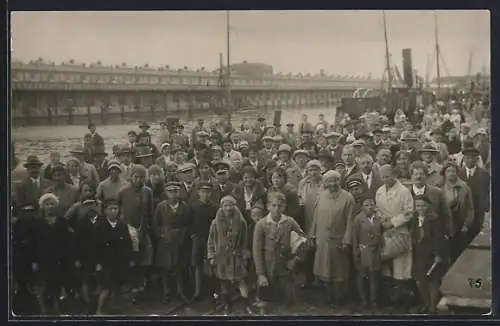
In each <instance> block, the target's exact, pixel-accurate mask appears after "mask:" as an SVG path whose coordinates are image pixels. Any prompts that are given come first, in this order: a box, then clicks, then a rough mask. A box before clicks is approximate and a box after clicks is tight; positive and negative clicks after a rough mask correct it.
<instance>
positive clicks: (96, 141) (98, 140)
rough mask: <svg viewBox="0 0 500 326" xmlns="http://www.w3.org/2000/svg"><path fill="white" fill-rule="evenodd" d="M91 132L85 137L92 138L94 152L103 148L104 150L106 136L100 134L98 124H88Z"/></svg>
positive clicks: (92, 150)
mask: <svg viewBox="0 0 500 326" xmlns="http://www.w3.org/2000/svg"><path fill="white" fill-rule="evenodd" d="M88 129H89V132H88V133H87V134H86V135H85V137H88V138H90V144H91V152H92V154H93V153H94V152H95V151H98V150H101V151H104V148H105V146H104V138H102V136H101V135H99V134H98V133H97V132H96V129H97V128H96V125H95V124H93V123H90V124H89V125H88Z"/></svg>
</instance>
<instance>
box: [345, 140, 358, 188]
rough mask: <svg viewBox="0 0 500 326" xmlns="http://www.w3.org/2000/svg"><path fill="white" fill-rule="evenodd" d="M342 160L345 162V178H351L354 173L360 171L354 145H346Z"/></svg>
mask: <svg viewBox="0 0 500 326" xmlns="http://www.w3.org/2000/svg"><path fill="white" fill-rule="evenodd" d="M342 161H344V164H345V175H344V177H345V179H346V180H347V178H349V177H350V176H351V175H353V174H354V173H357V172H358V171H359V167H358V164H357V163H356V156H355V153H354V147H353V146H352V145H345V146H344V147H343V148H342Z"/></svg>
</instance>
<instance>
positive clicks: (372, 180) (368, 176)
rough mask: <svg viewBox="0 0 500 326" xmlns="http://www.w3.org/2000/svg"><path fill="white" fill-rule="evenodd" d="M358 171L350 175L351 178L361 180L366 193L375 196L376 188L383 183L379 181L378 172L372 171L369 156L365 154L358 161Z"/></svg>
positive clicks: (371, 161)
mask: <svg viewBox="0 0 500 326" xmlns="http://www.w3.org/2000/svg"><path fill="white" fill-rule="evenodd" d="M358 164H359V171H358V172H356V173H354V174H352V175H351V178H356V179H359V180H362V181H363V183H364V185H365V186H366V189H368V192H369V193H370V194H372V195H373V196H375V193H376V192H377V190H378V188H380V186H382V185H383V184H384V183H383V182H382V180H381V179H380V175H379V174H378V172H377V171H376V170H375V169H373V158H372V156H371V155H370V154H367V153H365V154H364V155H362V156H361V157H360V158H359V160H358Z"/></svg>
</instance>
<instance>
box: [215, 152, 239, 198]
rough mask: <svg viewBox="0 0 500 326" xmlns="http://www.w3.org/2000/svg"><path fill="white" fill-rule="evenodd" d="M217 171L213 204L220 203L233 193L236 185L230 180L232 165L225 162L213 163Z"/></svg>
mask: <svg viewBox="0 0 500 326" xmlns="http://www.w3.org/2000/svg"><path fill="white" fill-rule="evenodd" d="M213 167H214V171H215V185H214V191H213V192H212V202H213V203H219V202H220V200H221V198H223V197H225V196H227V195H230V194H232V193H233V190H234V188H236V185H235V184H234V183H232V182H231V181H230V180H229V170H230V168H231V166H230V164H229V163H228V162H225V161H216V162H214V163H213Z"/></svg>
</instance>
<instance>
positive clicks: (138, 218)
mask: <svg viewBox="0 0 500 326" xmlns="http://www.w3.org/2000/svg"><path fill="white" fill-rule="evenodd" d="M146 176H147V170H146V168H145V167H144V166H143V165H140V164H138V165H135V166H134V167H133V168H132V171H131V174H130V182H129V183H128V184H127V185H126V186H125V187H123V188H121V190H120V191H119V192H118V204H119V207H120V213H121V220H122V221H123V222H125V223H126V224H127V225H129V226H130V227H132V228H134V229H136V230H137V232H138V236H139V252H138V254H137V261H136V267H135V269H136V272H137V280H136V281H137V282H136V284H134V285H133V286H134V288H135V289H134V290H140V289H143V288H144V287H145V286H146V285H147V281H148V280H147V272H148V268H149V266H151V264H152V262H153V247H152V244H151V237H150V230H151V220H152V216H153V191H152V190H151V189H150V188H149V187H147V186H146V185H145V180H146Z"/></svg>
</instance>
